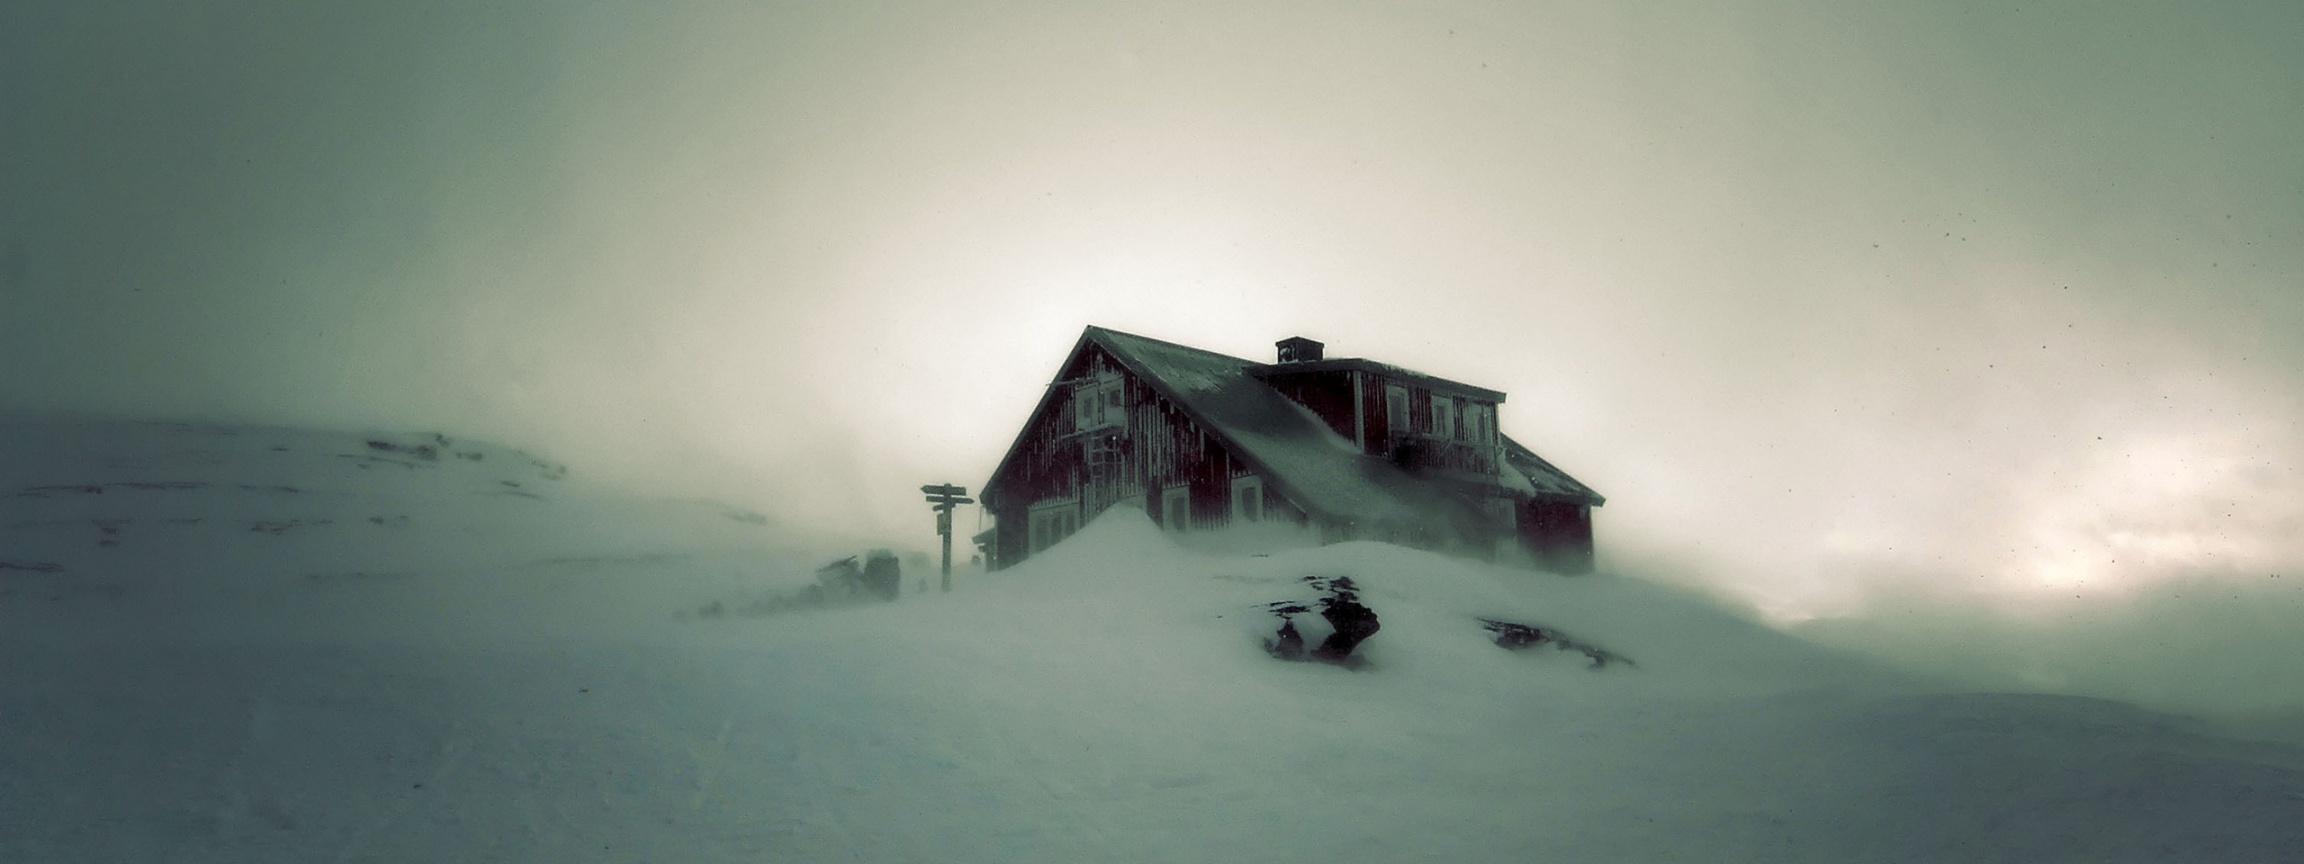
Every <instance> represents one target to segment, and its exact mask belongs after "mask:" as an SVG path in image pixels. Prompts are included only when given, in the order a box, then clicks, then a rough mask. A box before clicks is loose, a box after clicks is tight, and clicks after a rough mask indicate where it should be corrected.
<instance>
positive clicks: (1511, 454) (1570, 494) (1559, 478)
mask: <svg viewBox="0 0 2304 864" xmlns="http://www.w3.org/2000/svg"><path fill="white" fill-rule="evenodd" d="M1498 434H1499V435H1502V437H1503V439H1504V463H1505V464H1507V465H1510V466H1512V468H1513V469H1514V470H1513V471H1512V472H1511V473H1512V474H1519V475H1521V476H1524V477H1526V478H1527V479H1528V482H1529V484H1530V485H1531V486H1532V487H1534V490H1535V494H1536V495H1538V496H1542V497H1553V498H1576V499H1580V500H1583V501H1586V502H1589V503H1591V504H1592V506H1594V507H1598V506H1600V505H1601V504H1603V503H1606V502H1607V500H1608V499H1607V498H1604V497H1601V495H1600V493H1598V492H1595V491H1593V489H1592V487H1590V486H1586V485H1584V484H1582V483H1579V482H1577V480H1576V478H1574V477H1570V476H1568V472H1566V471H1562V470H1560V469H1559V468H1556V467H1553V465H1552V463H1550V462H1546V461H1544V457H1542V456H1538V455H1536V451H1534V450H1530V449H1528V448H1527V447H1526V446H1523V445H1522V444H1521V443H1520V442H1518V441H1514V440H1512V436H1510V435H1503V434H1502V433H1498ZM1507 476H1510V475H1509V474H1508V475H1507Z"/></svg>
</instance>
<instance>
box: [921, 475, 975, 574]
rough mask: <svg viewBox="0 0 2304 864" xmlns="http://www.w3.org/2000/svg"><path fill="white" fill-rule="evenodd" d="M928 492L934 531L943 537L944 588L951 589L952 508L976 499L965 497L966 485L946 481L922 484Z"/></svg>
mask: <svg viewBox="0 0 2304 864" xmlns="http://www.w3.org/2000/svg"><path fill="white" fill-rule="evenodd" d="M920 491H922V492H925V493H928V503H930V504H934V505H936V533H937V534H938V535H939V536H941V537H942V538H943V539H944V590H946V591H950V590H952V509H953V508H955V507H958V506H960V505H962V504H974V503H976V499H974V498H969V497H966V496H967V494H968V487H966V486H954V485H952V484H950V483H946V484H944V485H941V486H922V487H920Z"/></svg>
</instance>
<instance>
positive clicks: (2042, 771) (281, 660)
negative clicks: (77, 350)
mask: <svg viewBox="0 0 2304 864" xmlns="http://www.w3.org/2000/svg"><path fill="white" fill-rule="evenodd" d="M372 441H373V443H371V442H372ZM426 448H429V450H427V449H426ZM562 473H563V472H562V471H561V470H560V469H559V468H558V467H557V466H554V465H551V464H549V463H546V462H544V461H542V460H537V459H534V458H531V457H528V456H526V455H525V454H521V453H519V452H517V451H513V450H509V449H505V448H501V447H495V446H490V445H484V444H475V443H471V442H465V441H461V440H455V439H454V438H453V437H451V438H449V439H447V440H442V439H440V438H438V437H434V436H414V435H389V436H374V437H371V436H360V435H345V434H336V433H324V432H310V431H296V430H285V429H262V428H252V427H240V428H220V427H205V426H179V425H170V424H133V423H119V422H96V421H35V420H24V419H16V420H10V421H6V422H0V861H7V862H17V861H23V862H47V861H217V862H224V861H231V862H241V861H297V862H305V861H480V860H512V861H539V862H543V861H550V862H563V861H567V862H574V861H657V862H711V861H846V860H858V861H935V862H964V861H986V862H992V861H1000V862H1008V861H1067V862H1069V861H1424V860H1433V861H1705V862H1720V861H1768V862H1786V861H1818V862H1853V861H2091V862H2093V861H2164V860H2178V861H2202V860H2218V861H2296V860H2304V754H2300V753H2299V752H2298V751H2297V750H2294V749H2290V748H2287V747H2284V746H2280V745H2275V744H2267V743H2257V742H2243V741H2238V740H2232V739H2226V738H2220V737H2217V736H2215V735H2213V734H2210V733H2209V732H2208V731H2207V727H2205V726H2203V725H2202V724H2200V723H2198V722H2196V721H2193V720H2190V719H2187V718H2183V717H2178V716H2173V715H2166V714H2155V713H2149V712H2145V711H2141V710H2137V709H2133V708H2128V707H2124V706H2122V705H2119V704H2116V703H2110V702H2103V701H2095V700H2086V699H2078V698H2070V697H2054V696H2038V695H2016V694H1979V693H1963V692H1958V691H1957V690H1956V689H1955V688H1951V687H1948V686H1945V685H1942V684H1937V683H1931V682H1927V681H1920V680H1914V679H1911V678H1909V677H1907V676H1903V675H1899V674H1896V673H1893V672H1890V671H1887V670H1884V669H1881V668H1877V667H1875V666H1872V665H1869V664H1868V663H1866V662H1863V661H1860V660H1857V659H1853V658H1850V657H1847V656H1843V655H1838V654H1834V653H1831V652H1827V651H1824V650H1821V649H1818V648H1815V647H1812V646H1809V645H1807V644H1804V643H1801V642H1799V641H1796V640H1793V639H1791V638H1789V637H1786V636H1783V635H1781V634H1777V633H1774V632H1772V631H1769V630H1767V629H1765V628H1761V627H1758V626H1755V625H1753V624H1750V623H1748V622H1746V621H1745V620H1743V619H1741V618H1739V617H1737V616H1735V615H1732V614H1729V613H1726V612H1722V611H1720V610H1717V609H1715V608H1713V607H1711V606H1709V605H1707V604H1705V603H1703V602H1701V601H1699V600H1697V599H1694V598H1692V597H1689V596H1686V595H1683V594H1680V593H1677V592H1675V591H1672V590H1668V589H1665V588H1661V587H1657V586H1653V585H1649V584H1646V583H1642V582H1637V581H1633V580H1629V579H1623V578H1614V577H1608V576H1598V577H1589V578H1579V579H1561V578H1556V577H1549V576H1539V575H1534V574H1528V573H1523V572H1517V571H1511V570H1502V569H1496V568H1491V567H1488V566H1485V565H1480V564H1476V563H1469V562H1462V561H1456V560H1451V559H1446V558H1442V557H1438V556H1434V555H1429V554H1425V553H1419V552H1413V551H1408V550H1403V549H1398V548H1394V547H1387V546H1382V545H1377V544H1366V543H1354V544H1343V545H1338V546H1330V547H1324V548H1311V549H1295V550H1289V551H1281V552H1276V553H1273V554H1270V555H1268V556H1257V555H1251V554H1244V553H1237V552H1216V551H1208V550H1206V549H1197V550H1196V549H1185V548H1179V547H1177V546H1176V545H1174V544H1173V543H1171V542H1170V541H1169V539H1168V538H1166V537H1164V536H1162V535H1161V534H1160V533H1159V532H1158V531H1157V530H1156V529H1154V528H1153V527H1152V526H1151V525H1150V523H1149V522H1148V521H1147V520H1145V519H1144V518H1143V517H1142V516H1141V515H1140V514H1135V513H1131V512H1126V511H1120V512H1115V513H1113V514H1110V515H1109V516H1107V517H1106V518H1103V519H1100V520H1098V521H1096V522H1095V523H1093V524H1091V525H1089V526H1087V527H1086V528H1085V529H1084V530H1082V532H1081V533H1080V534H1078V535H1076V536H1075V537H1074V538H1072V539H1071V540H1068V541H1067V542H1066V543H1065V544H1063V545H1061V546H1059V547H1058V548H1057V549H1055V550H1052V551H1051V552H1050V553H1048V554H1046V555H1043V556H1041V557H1039V558H1036V559H1035V560H1033V561H1031V562H1029V563H1027V564H1025V565H1023V566H1021V567H1017V568H1014V569H1012V570H1008V571H1003V572H1000V573H994V574H982V573H973V572H970V573H963V574H960V575H959V576H958V577H957V578H956V582H957V586H956V589H955V590H954V591H953V592H952V593H950V594H942V593H935V592H933V591H931V592H929V593H919V592H918V591H917V587H918V580H919V579H920V578H921V577H923V576H929V577H930V581H933V578H932V575H931V574H927V573H924V572H921V571H920V569H919V568H917V567H909V568H908V570H907V573H906V576H905V585H906V588H905V593H904V596H903V597H902V598H901V599H900V600H899V601H897V602H894V603H873V604H868V605H848V606H837V607H832V608H820V609H790V608H787V609H785V610H784V611H779V612H777V613H775V614H758V615H754V614H741V611H731V610H746V609H761V608H766V607H767V606H770V605H775V604H764V603H762V602H760V601H761V600H762V599H763V598H789V597H796V596H799V592H800V591H801V590H802V589H804V588H805V587H806V586H807V585H808V584H811V583H813V582H814V581H815V578H816V577H815V576H814V573H813V572H812V571H813V566H814V565H816V564H820V563H822V562H823V561H824V560H825V557H824V550H823V549H821V548H814V547H811V546H810V544H808V543H806V542H799V540H797V539H796V538H789V537H784V536H781V535H780V534H779V533H778V532H777V531H776V529H775V528H774V527H773V526H771V525H767V524H764V520H761V519H760V518H759V517H756V516H753V515H751V514H748V513H743V512H740V511H732V510H728V509H726V508H720V507H717V506H714V505H709V504H700V503H692V502H691V503H680V502H651V501H642V500H637V499H632V498H627V497H622V496H619V495H617V494H615V493H613V492H610V491H608V490H602V489H591V488H586V487H584V486H583V485H582V483H581V473H580V472H579V473H578V474H577V475H576V476H573V477H563V476H561V475H562ZM1304 576H1319V577H1336V576H1348V577H1350V578H1351V579H1352V580H1353V581H1354V582H1355V583H1356V584H1357V585H1358V586H1359V589H1360V594H1361V597H1362V599H1363V600H1364V601H1365V602H1366V603H1367V604H1368V605H1369V606H1371V607H1373V608H1374V609H1375V610H1376V611H1377V613H1378V614H1379V615H1380V616H1381V621H1382V630H1381V631H1380V632H1378V633H1377V634H1376V635H1375V636H1374V637H1373V638H1371V639H1370V640H1368V641H1367V642H1366V643H1364V644H1363V645H1362V646H1360V649H1359V653H1360V655H1361V656H1362V657H1363V658H1364V660H1365V661H1366V662H1365V663H1363V664H1361V665H1360V666H1359V667H1358V668H1344V667H1340V666H1334V665H1326V664H1318V663H1285V662H1280V661H1276V660H1273V659H1271V658H1270V657H1269V656H1268V655H1267V654H1266V652H1265V650H1264V648H1263V645H1262V642H1261V640H1262V638H1263V636H1265V635H1266V633H1265V631H1264V628H1265V627H1266V626H1267V622H1268V621H1269V618H1268V617H1267V616H1265V615H1264V614H1262V613H1261V612H1260V611H1259V609H1260V607H1262V606H1263V605H1264V604H1265V603H1267V602H1270V601H1273V600H1282V599H1294V598H1298V597H1301V596H1304V593H1303V592H1304V591H1305V586H1304V585H1303V584H1302V582H1301V581H1300V580H1301V578H1302V577H1304ZM715 601H718V604H719V605H717V606H714V605H713V604H714V603H715ZM706 609H716V610H719V611H721V612H722V614H705V613H704V612H703V611H702V610H706ZM1483 618H1491V619H1504V620H1511V621H1515V622H1519V623H1525V624H1532V625H1539V626H1543V627H1546V628H1550V629H1553V630H1556V631H1558V632H1560V633H1564V634H1566V635H1567V636H1569V637H1572V638H1574V639H1575V640H1578V641H1579V642H1583V643H1588V644H1591V645H1594V646H1597V647H1599V648H1603V649H1605V650H1606V651H1608V652H1611V653H1613V654H1614V655H1618V656H1621V657H1623V658H1626V659H1628V660H1630V661H1631V662H1630V663H1613V664H1609V665H1607V666H1605V667H1603V668H1598V669H1594V668H1591V664H1590V662H1589V661H1588V659H1587V658H1586V657H1585V656H1584V655H1582V654H1578V653H1574V652H1567V651H1555V650H1549V649H1544V648H1538V649H1533V650H1528V651H1519V652H1513V651H1506V650H1503V649H1501V648H1499V647H1497V646H1496V645H1495V644H1493V643H1492V642H1491V641H1490V637H1489V634H1488V633H1487V632H1485V631H1483V630H1482V629H1481V627H1480V620H1481V619H1483Z"/></svg>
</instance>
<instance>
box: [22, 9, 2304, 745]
mask: <svg viewBox="0 0 2304 864" xmlns="http://www.w3.org/2000/svg"><path fill="white" fill-rule="evenodd" d="M2299 33H2304V5H2298V4H2294V3H2283V2H2265V3H2203V4H2186V5H2182V6H2175V5H2166V4H2143V3H2098V2H2088V3H2081V2H2042V3H2026V4H2022V5H2021V6H2013V5H2007V4H1982V3H1930V4H1878V5H1876V6H1867V7H1865V8H1857V7H1854V6H1851V5H1849V4H1841V3H1792V2H1743V3H1733V4H1717V3H1693V2H1691V3H1627V4H1596V3H1588V2H1562V3H1503V2H1499V3H1426V4H1415V5H1412V6H1384V5H1377V4H1362V3H1293V4H1258V5H1256V6H1254V8H1248V7H1246V6H1245V5H1244V4H1235V3H1209V4H1204V5H1199V6H1187V5H1151V4H1117V3H1116V4H1098V5H1090V4H1025V3H1010V4H934V3H882V4H868V3H843V4H791V5H754V4H723V3H649V4H639V3H632V4H606V3H581V4H580V3H562V2H530V3H509V2H508V3H494V4H486V5H484V6H483V5H478V4H467V3H436V4H425V3H355V4H310V3H300V2H275V3H253V2H232V3H223V2H215V3H179V4H166V5H162V4H107V3H85V2H56V3H44V2H14V3H9V4H7V5H5V6H0V372H4V374H0V406H7V407H13V408H16V409H20V410H30V411H57V410H67V411H82V412H99V413H126V414H165V415H178V416H185V415H189V416H200V417H210V418H217V419H260V420H264V421H268V422H292V423H309V424H319V425H333V426H353V427H361V426H378V427H389V428H441V429H448V430H454V431H458V432H460V433H462V434H467V435H479V436H487V437H493V438H496V439H498V440H503V441H506V442H508V443H514V444H520V445H532V446H537V447H541V448H543V449H545V450H547V451H550V452H551V453H552V454H554V455H555V456H556V457H557V458H560V459H563V460H565V461H568V462H571V463H573V464H574V465H575V466H577V469H578V470H580V471H589V472H591V473H592V474H594V475H595V476H599V477H602V478H605V479H610V480H612V481H615V482H621V483H625V484H628V485H632V486H635V487H638V488H642V489H645V490H648V491H653V492H663V493H677V494H703V495H712V496H716V497H721V498H726V499H730V500H732V501H735V502H738V503H743V504H747V505H752V506H757V507H760V508H761V509H763V510H765V511H767V512H770V513H772V514H774V515H775V518H777V519H778V520H780V521H781V522H783V523H785V524H788V525H794V526H799V527H803V528H809V529H817V530H833V531H841V532H857V533H863V534H882V535H887V536H895V537H909V536H912V535H920V536H921V538H922V542H925V537H926V535H927V534H928V532H930V531H931V520H930V517H929V513H928V511H927V510H926V508H925V507H924V505H922V504H921V503H920V502H919V500H918V498H917V493H916V491H915V488H916V487H917V486H918V485H920V484H922V483H930V482H955V483H961V484H965V485H969V486H970V487H972V488H973V487H974V486H975V485H976V484H978V483H980V482H981V481H982V480H983V478H984V476H985V475H987V474H988V473H989V472H990V470H991V468H992V466H993V464H994V463H995V462H996V461H997V460H998V459H999V457H1000V456H1001V454H1002V452H1003V451H1004V449H1005V448H1006V447H1007V445H1008V443H1009V440H1010V438H1011V436H1012V435H1013V434H1014V432H1015V430H1016V429H1017V428H1018V426H1019V425H1020V424H1021V422H1022V420H1023V417H1024V414H1025V412H1026V411H1027V410H1028V409H1029V408H1030V407H1031V406H1032V404H1033V403H1034V401H1035V400H1036V399H1037V398H1038V396H1039V393H1040V388H1041V387H1042V385H1043V384H1045V383H1046V381H1047V380H1048V378H1049V377H1050V376H1051V374H1052V373H1053V372H1054V370H1055V366H1056V364H1057V363H1058V361H1059V360H1061V359H1062V355H1063V352H1064V351H1065V350H1066V349H1067V348H1068V347H1070V345H1071V344H1072V340H1073V339H1074V338H1075V337H1076V336H1077V335H1078V333H1079V331H1080V329H1081V327H1082V326H1083V325H1086V324H1100V325H1105V326H1109V327H1114V328H1118V329H1122V330H1129V331H1132V332H1140V333H1144V334H1146V335H1150V336H1155V337H1159V338H1165V339H1170V340H1174V341H1179V342H1184V343H1187V344H1192V345H1195V346H1199V347H1204V348H1209V349H1213V350H1219V351H1225V352H1229V353H1234V354H1239V355H1241V356H1246V357H1251V358H1258V359H1262V358H1267V357H1269V355H1270V352H1271V351H1272V347H1271V343H1272V342H1273V341H1274V340H1277V339H1280V338H1283V337H1286V336H1290V335H1299V334H1300V335H1306V336H1311V337H1313V338H1316V339H1321V340H1323V341H1326V342H1327V343H1328V350H1329V353H1330V354H1331V356H1366V357H1372V358H1376V359H1381V360H1385V361H1388V362H1393V363H1399V364H1402V365H1406V366H1410V367H1414V368H1418V369H1421V370H1424V371H1427V372H1430V373H1433V374H1437V375H1442V376H1446V377H1450V378H1455V379H1459V380H1465V381H1468V382H1471V383H1475V384H1479V385H1483V386H1487V387H1493V388H1496V389H1500V390H1504V391H1506V392H1507V393H1509V394H1510V398H1509V401H1508V402H1507V403H1506V404H1505V405H1504V408H1503V426H1504V429H1505V430H1506V431H1507V432H1509V433H1510V434H1512V435H1514V436H1515V437H1517V438H1519V439H1520V440H1522V441H1524V442H1526V443H1528V444H1529V445H1530V446H1532V447H1533V448H1535V449H1536V450H1537V451H1538V452H1540V453H1542V454H1544V455H1545V456H1546V457H1547V458H1549V459H1551V460H1552V461H1554V462H1556V463H1558V464H1559V465H1560V466H1561V467H1563V468H1564V469H1566V470H1567V471H1569V472H1570V473H1572V474H1574V475H1576V476H1577V477H1578V478H1580V479H1582V480H1584V481H1586V482H1588V483H1590V484H1591V485H1592V486H1594V487H1596V488H1598V489H1599V490H1600V491H1601V492H1603V493H1604V494H1606V495H1607V496H1608V498H1609V503H1608V505H1607V506H1606V507H1605V508H1603V509H1602V510H1600V511H1599V512H1598V513H1597V514H1596V518H1597V521H1598V526H1599V543H1600V548H1601V555H1602V559H1603V566H1613V567H1617V568H1622V569H1627V570H1631V571H1635V572H1642V573H1647V574H1650V575H1653V576H1655V577H1657V578H1661V579H1667V580H1674V581H1680V582H1688V583H1695V584H1699V585H1703V586H1705V587H1707V588H1708V589H1710V590H1713V591H1716V592H1718V593H1721V594H1724V595H1727V596H1732V597H1734V598H1737V599H1739V600H1741V601H1744V602H1748V603H1751V604H1753V605H1754V606H1755V607H1756V608H1757V609H1759V610H1760V611H1761V614H1764V615H1766V616H1769V617H1771V618H1772V619H1774V620H1776V621H1778V622H1798V621H1808V622H1810V623H1809V624H1808V625H1806V626H1809V627H1811V628H1813V629H1812V630H1811V632H1815V633H1820V634H1824V635H1825V636H1826V637H1828V638H1829V639H1831V640H1834V641H1841V642H1847V643H1855V644H1865V645H1868V646H1870V647H1874V648H1879V649H1881V650H1890V651H1892V652H1895V653H1899V654H1902V655H1904V656H1907V657H1913V656H1920V657H1928V656H1931V652H1939V651H1941V650H1942V649H1943V646H1945V645H1948V644H1949V645H1956V646H1958V647H1957V649H1956V650H1951V651H1948V652H1944V653H1937V654H1935V655H1933V657H1934V659H1935V660H1937V661H1942V662H1943V663H1944V664H1945V665H1952V661H1954V660H1958V659H1960V658H1964V657H1972V660H1973V663H1974V664H1977V665H1980V666H1985V667H1990V668H1991V670H1992V674H1993V675H1997V676H2000V677H1999V678H1998V679H1995V680H2001V679H2004V680H2006V681H2009V682H2013V683H2015V684H2021V685H2026V686H2042V687H2051V688H2054V687H2067V688H2078V689H2083V690H2087V691H2090V692H2105V693H2112V694H2116V695H2127V696H2131V697H2133V698H2139V699H2145V700H2148V701H2149V700H2158V701H2159V702H2161V703H2163V704H2190V705H2200V706H2206V707H2215V708H2251V707H2265V706H2276V705H2281V704H2304V680H2300V673H2299V672H2298V671H2296V670H2294V669H2293V668H2290V664H2287V663H2281V662H2277V658H2286V657H2293V656H2296V654H2297V652H2299V651H2304V637H2299V636H2298V635H2296V634H2297V633H2298V632H2299V629H2300V628H2298V627H2297V626H2295V625H2296V624H2297V623H2298V622H2300V621H2304V474H2300V466H2304V425H2300V423H2304V156H2300V155H2299V153H2300V152H2304V151H2300V150H2299V148H2298V146H2297V142H2298V141H2304V51H2299V50H2298V45H2297V42H2296V39H2297V34H2299ZM972 518H973V517H972V516H971V515H968V514H963V517H962V526H963V528H964V529H965V528H966V527H967V526H968V525H969V524H970V523H971V520H972ZM2187 592H2189V593H2187ZM1844 616H1856V621H1857V622H1858V623H1856V624H1850V623H1848V622H1844V621H1843V622H1837V623H1835V622H1832V621H1830V620H1828V619H1834V618H1840V617H1844ZM1883 646H1885V647H1883ZM1994 664H1997V665H1994ZM2202 664H2207V665H2208V666H2209V667H2211V668H2213V669H2214V670H2215V671H2213V672H2211V673H2207V674H2202V673H2200V671H2199V670H2200V669H2201V668H2202Z"/></svg>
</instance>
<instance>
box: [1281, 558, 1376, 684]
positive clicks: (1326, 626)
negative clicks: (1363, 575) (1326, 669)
mask: <svg viewBox="0 0 2304 864" xmlns="http://www.w3.org/2000/svg"><path fill="white" fill-rule="evenodd" d="M1303 582H1304V584H1306V585H1309V586H1311V588H1312V590H1314V591H1316V592H1318V593H1319V596H1318V597H1316V598H1314V599H1312V600H1310V601H1309V602H1299V601H1294V600H1279V601H1274V602H1271V603H1267V604H1265V605H1264V609H1265V611H1267V612H1270V613H1271V614H1272V615H1273V616H1274V617H1277V618H1279V619H1280V628H1279V630H1277V631H1276V632H1274V633H1273V634H1272V635H1270V636H1267V637H1265V639H1264V650H1266V651H1268V652H1271V654H1272V656H1274V657H1278V658H1280V659H1282V660H1320V661H1324V662H1328V663H1338V664H1343V665H1346V666H1356V665H1359V663H1360V662H1361V661H1360V658H1358V657H1355V656H1353V654H1352V649H1354V648H1357V647H1359V645H1360V643H1361V642H1364V641H1367V639H1368V637H1370V636H1374V635H1376V631H1377V630H1379V629H1382V625H1380V624H1378V623H1377V621H1376V610H1374V609H1370V608H1368V607H1367V605H1366V604H1363V603H1361V602H1360V591H1359V589H1358V587H1356V586H1354V585H1353V584H1352V577H1350V576H1336V577H1323V576H1306V577H1304V579H1303ZM1315 610H1317V611H1318V612H1319V613H1320V614H1318V615H1313V614H1311V613H1312V612H1314V611H1315ZM1299 622H1301V625H1302V626H1299ZM1307 631H1309V632H1310V633H1311V634H1312V635H1313V636H1314V637H1315V638H1318V639H1319V644H1317V645H1314V646H1313V647H1312V649H1311V650H1309V651H1307V650H1305V647H1304V644H1305V642H1306V641H1307V640H1306V633H1307Z"/></svg>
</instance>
